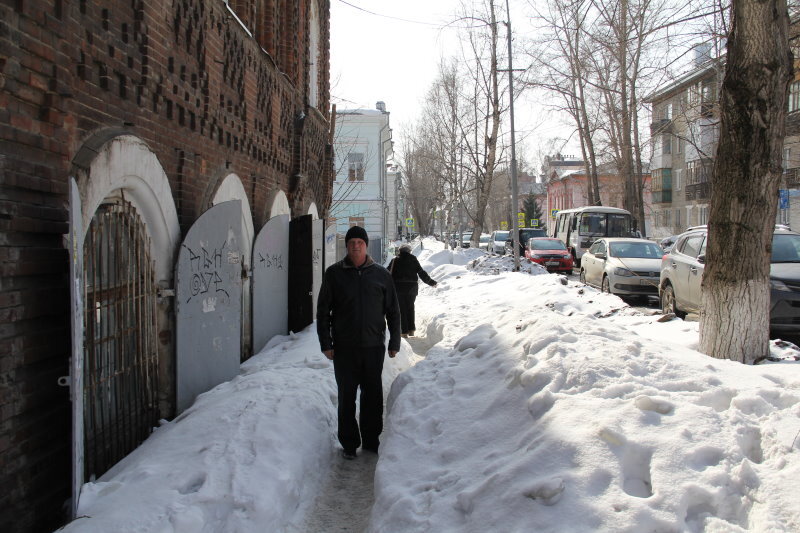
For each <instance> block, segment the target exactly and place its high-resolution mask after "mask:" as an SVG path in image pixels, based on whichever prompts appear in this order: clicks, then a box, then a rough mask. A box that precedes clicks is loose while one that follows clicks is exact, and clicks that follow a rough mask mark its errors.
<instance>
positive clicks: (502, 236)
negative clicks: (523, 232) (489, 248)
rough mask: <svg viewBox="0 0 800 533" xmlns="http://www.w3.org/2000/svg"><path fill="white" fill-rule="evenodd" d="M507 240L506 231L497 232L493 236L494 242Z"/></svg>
mask: <svg viewBox="0 0 800 533" xmlns="http://www.w3.org/2000/svg"><path fill="white" fill-rule="evenodd" d="M506 239H508V232H507V231H498V232H497V233H495V234H494V240H496V241H504V240H506Z"/></svg>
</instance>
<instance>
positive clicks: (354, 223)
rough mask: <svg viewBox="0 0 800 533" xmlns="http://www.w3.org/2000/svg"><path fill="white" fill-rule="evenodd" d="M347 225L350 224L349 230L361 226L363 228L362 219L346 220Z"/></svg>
mask: <svg viewBox="0 0 800 533" xmlns="http://www.w3.org/2000/svg"><path fill="white" fill-rule="evenodd" d="M348 223H349V224H350V227H351V228H352V227H353V226H361V227H362V228H363V227H364V217H350V219H349V220H348Z"/></svg>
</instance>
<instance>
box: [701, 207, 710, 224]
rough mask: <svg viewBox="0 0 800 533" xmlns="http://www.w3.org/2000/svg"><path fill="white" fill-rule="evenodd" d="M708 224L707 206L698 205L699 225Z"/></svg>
mask: <svg viewBox="0 0 800 533" xmlns="http://www.w3.org/2000/svg"><path fill="white" fill-rule="evenodd" d="M703 224H708V206H707V205H705V206H700V225H701V226H702V225H703Z"/></svg>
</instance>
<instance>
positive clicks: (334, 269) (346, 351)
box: [317, 226, 400, 459]
mask: <svg viewBox="0 0 800 533" xmlns="http://www.w3.org/2000/svg"><path fill="white" fill-rule="evenodd" d="M367 244H369V237H368V236H367V232H366V230H364V228H362V227H359V226H353V227H351V228H350V229H349V230H348V231H347V234H346V235H345V245H346V247H347V256H346V257H345V258H344V259H343V260H341V261H339V262H338V263H334V264H333V265H331V266H330V267H328V269H327V270H326V271H325V275H324V276H323V278H322V287H321V288H320V291H319V298H318V300H317V336H318V337H319V345H320V349H321V350H322V353H324V354H325V357H327V358H328V359H330V360H332V361H333V371H334V375H335V376H336V386H337V388H338V390H339V408H338V415H339V429H338V437H339V442H340V443H341V445H342V448H343V449H344V451H343V455H344V458H345V459H355V458H356V449H357V448H358V447H359V446H361V448H362V450H367V451H371V452H374V453H377V452H378V446H379V445H380V441H379V436H380V434H381V432H382V431H383V387H382V383H381V372H382V371H383V361H384V355H385V353H386V346H385V342H386V339H385V332H386V327H387V325H388V327H389V357H394V356H395V355H397V352H398V351H399V350H400V307H399V305H398V300H397V292H396V291H395V288H394V283H393V282H392V276H391V275H390V274H389V272H388V271H387V270H386V269H385V268H384V267H382V266H381V265H379V264H377V263H375V262H374V261H373V260H372V258H371V257H370V256H369V255H367ZM359 388H361V414H360V418H359V421H360V426H359V423H358V422H356V393H357V392H358V389H359Z"/></svg>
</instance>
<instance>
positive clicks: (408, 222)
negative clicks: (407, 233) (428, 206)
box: [406, 217, 414, 228]
mask: <svg viewBox="0 0 800 533" xmlns="http://www.w3.org/2000/svg"><path fill="white" fill-rule="evenodd" d="M406 227H409V228H413V227H414V217H408V218H407V219H406Z"/></svg>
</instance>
